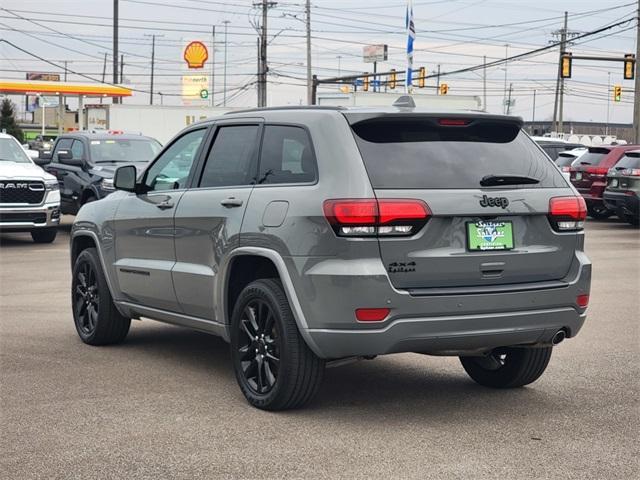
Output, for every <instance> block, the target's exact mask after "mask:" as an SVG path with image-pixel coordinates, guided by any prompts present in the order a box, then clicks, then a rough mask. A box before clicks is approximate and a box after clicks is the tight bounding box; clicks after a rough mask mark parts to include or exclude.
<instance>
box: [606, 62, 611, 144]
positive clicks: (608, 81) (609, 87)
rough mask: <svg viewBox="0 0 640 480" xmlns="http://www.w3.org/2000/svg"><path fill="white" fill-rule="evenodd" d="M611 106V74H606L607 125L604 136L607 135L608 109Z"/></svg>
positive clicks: (607, 125) (607, 124)
mask: <svg viewBox="0 0 640 480" xmlns="http://www.w3.org/2000/svg"><path fill="white" fill-rule="evenodd" d="M610 105H611V72H607V123H606V124H605V127H604V134H605V135H609V108H610Z"/></svg>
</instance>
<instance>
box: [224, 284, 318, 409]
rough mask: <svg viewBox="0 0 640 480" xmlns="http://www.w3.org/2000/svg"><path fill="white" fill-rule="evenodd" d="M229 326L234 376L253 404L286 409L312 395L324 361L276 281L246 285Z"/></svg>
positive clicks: (267, 407)
mask: <svg viewBox="0 0 640 480" xmlns="http://www.w3.org/2000/svg"><path fill="white" fill-rule="evenodd" d="M229 328H230V332H229V333H230V340H231V357H232V361H233V369H234V371H235V375H236V380H237V381H238V385H239V387H240V390H241V391H242V393H243V394H244V396H245V398H246V399H247V401H248V402H249V403H250V404H251V405H253V406H254V407H257V408H260V409H263V410H288V409H291V408H299V407H301V406H303V405H305V404H306V403H307V402H309V401H310V400H311V398H313V396H314V395H315V393H316V392H317V391H318V388H319V387H320V384H321V382H322V377H323V373H324V364H325V362H324V360H322V359H320V358H318V357H317V356H316V355H315V354H314V353H313V352H312V351H311V350H310V349H309V347H308V346H307V344H306V343H305V341H304V340H303V338H302V336H301V335H300V331H299V330H298V326H297V324H296V321H295V318H294V316H293V313H292V312H291V307H290V306H289V301H288V299H287V296H286V294H285V292H284V289H283V288H282V283H281V282H280V281H279V280H278V279H275V278H263V279H260V280H256V281H254V282H252V283H250V284H249V285H247V286H246V287H245V288H244V289H243V290H242V292H240V295H239V296H238V298H237V300H236V301H235V304H234V308H233V314H232V316H231V322H230V325H229Z"/></svg>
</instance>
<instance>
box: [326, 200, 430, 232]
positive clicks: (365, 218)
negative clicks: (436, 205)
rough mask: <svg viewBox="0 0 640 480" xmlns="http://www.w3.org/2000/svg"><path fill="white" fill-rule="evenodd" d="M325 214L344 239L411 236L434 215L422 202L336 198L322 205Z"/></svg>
mask: <svg viewBox="0 0 640 480" xmlns="http://www.w3.org/2000/svg"><path fill="white" fill-rule="evenodd" d="M323 210H324V215H325V217H327V220H328V221H329V223H330V224H331V226H332V227H333V230H334V231H335V232H336V234H337V235H339V236H343V237H373V236H376V235H379V236H410V235H414V234H415V233H416V232H418V230H420V229H421V228H422V227H423V226H424V224H425V223H426V222H427V220H428V219H429V217H430V216H431V210H430V209H429V207H428V206H427V204H426V203H424V202H423V201H421V200H405V199H386V198H385V199H380V200H376V199H375V198H366V199H335V200H326V201H325V202H324V204H323Z"/></svg>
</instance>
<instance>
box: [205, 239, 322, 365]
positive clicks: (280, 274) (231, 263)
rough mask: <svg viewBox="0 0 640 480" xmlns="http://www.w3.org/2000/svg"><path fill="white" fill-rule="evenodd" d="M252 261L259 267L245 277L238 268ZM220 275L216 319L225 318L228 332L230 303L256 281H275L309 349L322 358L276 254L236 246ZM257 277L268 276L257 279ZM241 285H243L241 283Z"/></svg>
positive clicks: (230, 313)
mask: <svg viewBox="0 0 640 480" xmlns="http://www.w3.org/2000/svg"><path fill="white" fill-rule="evenodd" d="M252 262H257V263H258V268H255V269H254V271H253V272H249V273H248V274H245V273H244V272H242V270H241V269H242V268H243V267H245V268H246V266H247V265H248V264H251V263H252ZM221 273H222V275H221V277H220V278H222V279H224V281H223V282H220V283H221V285H220V287H221V288H220V290H221V291H219V295H218V296H217V297H218V299H219V302H218V304H219V305H220V312H219V314H220V317H219V318H222V319H224V322H225V324H226V326H227V330H228V328H229V324H230V320H231V315H232V313H233V307H234V303H232V301H233V302H235V300H236V299H237V296H238V295H239V294H240V292H241V291H242V289H243V288H244V287H245V286H246V285H248V284H249V283H251V282H252V281H254V280H257V279H259V278H278V279H279V280H280V281H281V283H282V287H283V288H284V293H285V295H286V296H287V300H288V301H289V306H290V307H291V311H292V313H293V317H294V319H295V321H296V325H297V326H298V331H299V332H300V335H301V336H302V338H303V339H304V340H305V342H306V343H307V345H308V346H309V348H310V349H311V350H312V351H313V352H314V353H315V354H316V355H318V356H321V352H320V349H319V348H318V347H317V345H316V344H315V342H314V341H313V339H312V338H311V336H310V335H309V333H308V332H307V329H308V327H307V321H306V319H305V316H304V312H303V311H302V307H301V305H300V302H299V301H298V296H297V294H296V291H295V288H294V286H293V282H292V280H291V276H290V275H289V271H288V270H287V266H286V264H285V262H284V259H283V258H282V256H281V255H280V254H279V253H278V252H276V251H275V250H271V249H268V248H262V247H239V248H237V249H235V250H234V251H233V252H232V253H231V254H230V255H229V257H228V259H227V261H226V263H225V264H224V268H223V269H222V271H221ZM259 274H263V275H267V276H258V275H259ZM232 282H235V284H232ZM243 282H246V283H244V284H243Z"/></svg>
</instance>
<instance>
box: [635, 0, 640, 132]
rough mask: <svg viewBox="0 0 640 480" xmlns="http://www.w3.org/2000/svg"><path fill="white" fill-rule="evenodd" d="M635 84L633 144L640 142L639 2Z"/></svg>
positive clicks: (639, 5)
mask: <svg viewBox="0 0 640 480" xmlns="http://www.w3.org/2000/svg"><path fill="white" fill-rule="evenodd" d="M636 16H637V17H638V18H636V24H637V25H638V26H637V27H636V82H635V86H634V93H633V133H634V141H635V143H639V142H640V23H638V22H640V0H638V13H637V15H636Z"/></svg>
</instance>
